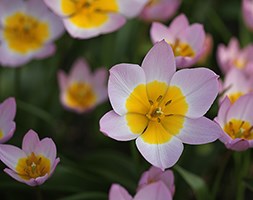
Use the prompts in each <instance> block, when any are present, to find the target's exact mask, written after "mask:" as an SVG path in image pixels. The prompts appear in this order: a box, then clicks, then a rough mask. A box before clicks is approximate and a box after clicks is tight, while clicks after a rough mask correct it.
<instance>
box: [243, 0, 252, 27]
mask: <svg viewBox="0 0 253 200" xmlns="http://www.w3.org/2000/svg"><path fill="white" fill-rule="evenodd" d="M252 10H253V3H252V1H251V0H243V1H242V13H243V19H244V22H245V24H246V26H247V27H248V28H249V29H250V30H251V31H252V30H253V11H252Z"/></svg>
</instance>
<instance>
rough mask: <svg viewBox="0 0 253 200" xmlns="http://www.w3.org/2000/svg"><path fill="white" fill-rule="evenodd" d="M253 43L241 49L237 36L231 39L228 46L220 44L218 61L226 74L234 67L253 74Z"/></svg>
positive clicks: (247, 73)
mask: <svg viewBox="0 0 253 200" xmlns="http://www.w3.org/2000/svg"><path fill="white" fill-rule="evenodd" d="M252 55H253V45H252V44H249V45H248V46H246V47H245V48H243V49H241V48H240V45H239V42H238V40H237V39H236V38H232V39H231V40H230V41H229V44H228V46H227V47H226V46H225V45H224V44H220V45H219V46H218V50H217V61H218V64H219V66H220V68H221V70H222V71H223V73H224V74H226V73H228V71H229V70H230V69H232V68H237V69H239V70H242V71H243V72H245V74H246V75H250V74H253V56H252Z"/></svg>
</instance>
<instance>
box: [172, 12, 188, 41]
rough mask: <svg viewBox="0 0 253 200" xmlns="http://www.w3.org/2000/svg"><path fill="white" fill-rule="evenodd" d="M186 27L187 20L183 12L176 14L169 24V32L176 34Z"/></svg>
mask: <svg viewBox="0 0 253 200" xmlns="http://www.w3.org/2000/svg"><path fill="white" fill-rule="evenodd" d="M187 27H189V21H188V19H187V17H186V16H185V15H184V14H180V15H178V16H177V17H176V18H175V19H174V20H173V21H172V22H171V24H170V26H169V32H170V33H171V34H172V35H174V36H177V35H178V34H179V33H180V32H181V31H184V30H185V29H186V28H187Z"/></svg>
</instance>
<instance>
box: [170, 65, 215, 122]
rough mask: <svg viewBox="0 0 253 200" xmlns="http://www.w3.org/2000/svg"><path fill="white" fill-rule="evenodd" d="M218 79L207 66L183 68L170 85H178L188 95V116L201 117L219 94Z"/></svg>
mask: <svg viewBox="0 0 253 200" xmlns="http://www.w3.org/2000/svg"><path fill="white" fill-rule="evenodd" d="M217 79H218V76H217V75H216V74H215V73H214V72H213V71H211V70H209V69H207V68H198V69H183V70H179V71H177V72H176V73H175V75H174V76H173V77H172V79H171V83H170V85H171V86H176V87H178V88H179V89H180V90H181V91H182V93H183V95H184V96H185V97H186V102H187V104H188V111H187V113H186V114H185V115H186V116H187V117H192V118H199V117H201V116H203V115H204V114H205V113H206V112H207V111H208V110H209V108H210V107H211V105H212V103H213V102H214V100H215V98H216V96H217V94H218V86H219V85H218V81H217ZM179 101H180V100H179Z"/></svg>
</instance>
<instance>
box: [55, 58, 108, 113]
mask: <svg viewBox="0 0 253 200" xmlns="http://www.w3.org/2000/svg"><path fill="white" fill-rule="evenodd" d="M106 80H107V71H106V69H105V68H100V69H98V70H97V71H95V73H94V75H92V74H91V72H90V69H89V65H88V63H87V62H86V61H85V60H84V59H78V60H77V61H76V62H75V63H74V65H73V67H72V69H71V70H70V74H69V76H67V75H66V74H65V72H63V71H62V70H60V71H59V73H58V82H59V85H60V90H61V95H60V97H61V103H62V104H63V106H64V107H66V108H67V109H70V110H73V111H76V112H78V113H83V112H85V111H89V110H91V109H93V108H94V107H95V106H97V105H98V104H100V103H102V102H103V101H105V100H106V99H107V87H106Z"/></svg>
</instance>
